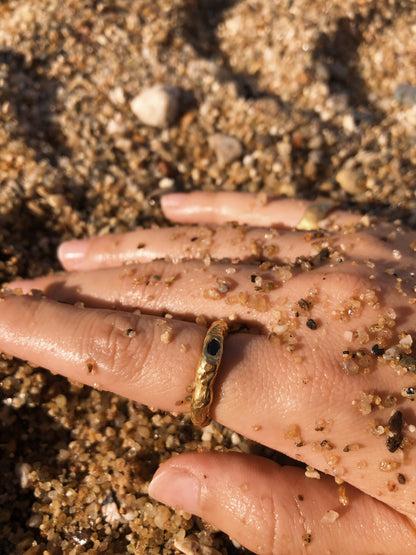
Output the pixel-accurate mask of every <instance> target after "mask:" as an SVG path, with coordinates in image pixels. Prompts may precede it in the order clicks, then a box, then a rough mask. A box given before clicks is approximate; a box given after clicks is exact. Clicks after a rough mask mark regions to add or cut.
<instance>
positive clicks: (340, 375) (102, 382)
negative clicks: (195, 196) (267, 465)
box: [0, 297, 416, 516]
mask: <svg viewBox="0 0 416 555" xmlns="http://www.w3.org/2000/svg"><path fill="white" fill-rule="evenodd" d="M364 316H365V315H364ZM314 333H315V332H312V331H311V332H310V334H311V335H310V338H308V341H306V340H304V341H303V342H301V343H300V345H298V346H295V347H296V348H295V351H292V349H288V347H290V344H287V343H283V344H280V345H279V344H274V343H271V342H270V341H269V340H268V339H266V338H265V337H262V336H259V335H251V334H231V335H229V336H228V338H227V339H226V343H225V349H224V354H223V360H222V364H221V368H220V372H219V375H218V377H217V380H216V382H215V384H214V403H213V406H212V417H213V418H214V419H215V420H217V421H218V422H221V423H223V424H225V425H226V426H228V427H230V428H232V429H234V430H236V431H237V432H238V433H242V434H244V435H245V436H246V437H249V438H252V439H254V440H256V441H258V442H260V443H262V444H264V445H268V446H270V447H273V448H275V449H278V450H279V451H282V452H284V453H286V454H288V455H289V456H291V457H292V458H297V459H300V460H303V461H305V462H307V463H308V464H310V465H312V466H313V467H315V468H318V469H320V470H322V471H324V472H326V473H331V474H333V475H336V476H338V477H339V478H342V479H345V480H347V481H348V482H350V483H351V484H354V485H356V486H357V487H359V488H360V489H362V490H363V491H366V492H369V493H371V494H372V495H374V496H376V497H378V498H380V499H382V500H383V501H384V502H385V503H387V504H389V505H391V506H393V507H395V508H396V509H397V510H399V511H401V512H404V513H406V514H411V515H413V516H414V515H415V514H416V511H415V509H416V507H415V505H414V504H413V501H414V499H415V497H414V496H415V495H416V476H415V471H414V468H413V467H412V466H411V465H410V466H409V464H408V462H407V461H408V457H409V455H408V454H406V451H402V450H401V449H397V450H396V451H395V452H389V451H388V450H387V448H386V440H385V438H386V436H385V435H384V437H383V436H380V435H379V434H378V432H377V430H378V427H377V426H379V427H380V426H381V429H382V432H383V433H384V429H385V428H384V427H383V424H384V425H387V422H388V419H389V417H390V416H391V412H392V408H391V405H387V406H386V407H385V408H381V407H382V406H383V405H382V403H381V406H380V407H378V409H377V414H376V416H374V414H371V408H370V411H369V412H370V414H369V413H368V412H367V413H365V414H363V412H361V411H360V410H359V408H357V407H356V406H354V404H353V402H354V400H356V399H357V398H360V392H369V391H370V392H371V391H373V392H374V384H375V383H376V384H377V389H376V392H380V394H381V395H382V399H384V398H387V397H388V396H389V395H393V397H394V394H396V398H399V399H400V393H399V392H400V391H401V388H402V387H409V386H411V385H412V383H413V381H412V379H411V378H409V376H395V377H394V386H393V389H392V369H391V368H389V367H388V366H387V365H386V364H385V365H384V366H383V365H379V366H378V367H377V368H375V369H374V370H373V372H372V373H371V374H357V375H355V376H352V377H351V376H348V375H346V374H345V372H344V371H343V370H342V351H343V348H344V346H345V340H344V339H343V337H342V336H340V335H339V334H337V333H335V334H332V335H329V333H328V335H327V336H326V337H325V334H324V335H323V336H320V337H318V338H317V339H315V336H314V335H313V334H314ZM204 335H205V330H204V329H203V328H201V327H199V326H197V325H195V324H191V323H186V322H179V321H175V320H170V321H166V322H165V321H164V320H162V319H157V318H151V317H146V316H140V317H137V316H135V315H133V314H128V313H125V312H115V311H106V310H98V309H80V308H75V307H73V306H71V305H62V304H59V303H55V302H53V301H50V300H47V299H37V298H31V297H7V298H4V299H3V300H2V301H1V311H0V350H2V351H5V352H8V353H10V354H12V355H15V356H18V357H20V358H23V359H26V360H29V361H32V362H34V363H36V364H38V365H41V366H44V367H46V368H49V369H50V370H53V371H55V372H59V373H61V374H64V375H66V376H67V377H69V378H71V379H74V380H77V381H80V382H83V383H86V384H88V385H93V386H95V387H99V388H104V389H108V390H111V391H113V392H115V393H118V394H121V395H124V396H127V397H129V398H131V399H134V400H136V401H138V402H141V403H144V404H147V405H150V406H153V407H158V408H162V409H164V410H170V411H178V412H180V411H189V404H188V403H187V402H186V398H187V396H188V394H189V388H190V386H191V385H192V384H193V380H194V376H195V370H196V368H197V365H198V361H199V357H200V353H201V348H202V342H203V338H204ZM305 339H306V338H305ZM328 345H331V350H327V349H325V348H323V346H328ZM364 408H365V407H364ZM405 415H406V416H405V418H406V420H407V422H413V421H414V418H415V417H414V412H413V407H409V406H407V407H405ZM372 430H373V433H372ZM409 432H410V428H409ZM405 435H406V437H407V444H408V447H407V449H410V448H411V445H412V442H413V440H412V432H410V433H408V431H407V429H406V432H405ZM348 446H353V448H351V449H350V448H347V447H348ZM386 470H387V471H388V473H387V474H386ZM399 474H402V475H403V477H404V480H405V483H404V484H402V482H401V480H402V478H399V477H398V476H399Z"/></svg>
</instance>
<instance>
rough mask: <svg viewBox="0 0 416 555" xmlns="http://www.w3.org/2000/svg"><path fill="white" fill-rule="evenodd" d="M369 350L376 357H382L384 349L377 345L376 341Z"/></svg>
mask: <svg viewBox="0 0 416 555" xmlns="http://www.w3.org/2000/svg"><path fill="white" fill-rule="evenodd" d="M371 351H372V352H373V353H374V354H375V355H376V356H378V357H382V356H383V355H384V349H382V348H381V347H379V346H378V345H377V343H376V344H375V345H373V346H372V348H371Z"/></svg>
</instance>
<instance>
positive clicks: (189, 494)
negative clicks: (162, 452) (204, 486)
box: [149, 467, 201, 514]
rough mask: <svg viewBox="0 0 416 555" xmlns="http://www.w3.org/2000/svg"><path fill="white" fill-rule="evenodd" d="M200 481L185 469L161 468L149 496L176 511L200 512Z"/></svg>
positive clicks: (152, 482) (154, 478)
mask: <svg viewBox="0 0 416 555" xmlns="http://www.w3.org/2000/svg"><path fill="white" fill-rule="evenodd" d="M200 494H201V487H200V483H199V480H198V479H197V478H196V477H195V476H193V475H192V474H190V473H189V472H188V471H187V470H186V469H183V468H177V467H175V468H169V467H168V468H166V469H163V467H162V468H160V469H159V470H158V472H157V473H156V475H155V476H154V477H153V480H152V481H151V482H150V484H149V495H150V496H151V497H154V498H155V499H157V501H160V502H161V503H164V504H165V505H170V506H171V507H173V508H175V509H182V511H185V512H187V513H196V514H197V513H198V512H199V498H200Z"/></svg>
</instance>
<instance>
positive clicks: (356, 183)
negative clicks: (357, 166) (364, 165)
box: [335, 169, 365, 195]
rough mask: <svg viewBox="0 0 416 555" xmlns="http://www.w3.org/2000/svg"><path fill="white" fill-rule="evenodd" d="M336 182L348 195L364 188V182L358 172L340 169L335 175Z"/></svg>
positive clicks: (359, 191)
mask: <svg viewBox="0 0 416 555" xmlns="http://www.w3.org/2000/svg"><path fill="white" fill-rule="evenodd" d="M335 179H336V181H337V183H338V184H339V185H340V186H341V188H342V189H344V191H346V192H347V193H349V194H350V195H356V194H358V193H361V192H362V191H364V189H365V183H364V181H363V180H362V179H361V177H360V175H359V174H358V172H356V171H354V170H347V169H342V170H340V171H339V172H338V173H337V175H336V176H335Z"/></svg>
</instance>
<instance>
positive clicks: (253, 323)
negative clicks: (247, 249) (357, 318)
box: [11, 260, 368, 338]
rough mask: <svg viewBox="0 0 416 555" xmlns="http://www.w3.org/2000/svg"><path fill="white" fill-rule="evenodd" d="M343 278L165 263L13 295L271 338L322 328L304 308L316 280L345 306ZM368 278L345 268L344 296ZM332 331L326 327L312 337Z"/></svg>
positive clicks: (63, 278) (55, 280)
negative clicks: (222, 323) (220, 325)
mask: <svg viewBox="0 0 416 555" xmlns="http://www.w3.org/2000/svg"><path fill="white" fill-rule="evenodd" d="M337 266H338V265H337ZM337 271H338V268H337V267H334V268H327V267H323V268H321V269H319V268H317V269H315V271H314V272H313V273H312V272H304V273H302V272H299V270H296V269H293V271H292V269H290V268H288V267H279V268H275V269H271V270H260V269H259V268H258V267H257V266H252V265H248V264H239V265H237V266H236V265H233V264H228V265H227V264H221V263H212V264H210V265H209V266H206V265H205V264H203V263H200V262H197V261H188V262H185V263H177V264H172V263H169V262H165V261H161V260H159V261H154V262H150V263H148V264H140V265H137V264H131V265H127V266H125V267H122V268H119V267H116V268H104V269H99V270H91V271H88V272H72V273H69V274H63V275H49V276H45V277H42V278H37V279H34V280H21V281H15V282H13V283H12V284H11V287H14V288H22V290H23V292H24V293H29V292H31V290H41V291H42V292H43V293H44V294H45V295H46V296H47V297H49V298H51V299H54V300H57V301H61V302H65V303H72V304H74V303H77V302H82V303H84V304H85V306H87V307H93V308H112V309H123V310H128V311H132V310H136V309H140V310H142V311H144V312H146V313H147V314H153V315H162V316H164V315H165V314H167V313H169V314H171V315H173V316H175V317H179V318H182V319H186V320H190V321H195V317H196V316H199V317H204V318H205V319H207V320H208V321H209V320H215V319H218V318H222V319H227V320H229V321H230V322H234V323H236V324H238V323H244V325H245V326H250V327H251V328H255V329H258V330H262V331H264V332H267V333H270V332H279V333H282V330H283V328H284V327H285V326H286V328H287V329H294V328H297V327H298V326H299V325H300V323H302V327H305V329H306V324H305V322H306V321H307V319H309V317H310V316H312V315H313V317H314V318H316V319H317V320H323V319H325V318H326V307H324V306H322V305H317V306H316V307H315V308H314V312H313V314H311V313H310V312H309V311H308V310H307V302H306V304H305V303H304V304H305V307H304V309H303V310H302V309H301V307H300V305H299V301H300V299H302V297H304V296H305V295H306V296H307V294H308V292H310V291H311V281H312V280H313V282H314V283H315V284H318V283H321V282H322V281H323V280H325V284H324V287H325V289H326V290H327V293H328V294H329V295H333V297H334V298H333V299H332V301H331V302H332V303H336V302H339V297H340V294H342V291H341V292H340V291H337V289H336V287H333V286H331V285H330V283H332V281H329V280H328V278H329V276H331V275H332V274H334V273H336V272H337ZM362 271H363V269H361V268H358V267H357V265H355V264H350V263H347V262H344V263H343V275H342V278H343V281H344V289H345V286H346V285H349V283H350V282H351V281H352V282H353V283H354V284H355V283H356V284H360V281H359V280H360V272H362ZM364 271H368V268H364ZM337 283H339V280H338V281H337ZM352 287H353V285H350V286H349V287H348V289H351V288H352ZM288 307H291V309H290V310H292V312H293V311H294V312H295V317H294V321H293V322H287V320H288V318H287V317H284V316H283V313H286V312H287V309H288ZM330 326H331V324H329V327H330ZM234 327H235V326H234ZM326 331H327V330H325V328H322V327H320V330H319V331H318V332H317V333H315V334H314V337H315V338H318V337H320V334H321V333H322V332H324V333H326Z"/></svg>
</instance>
